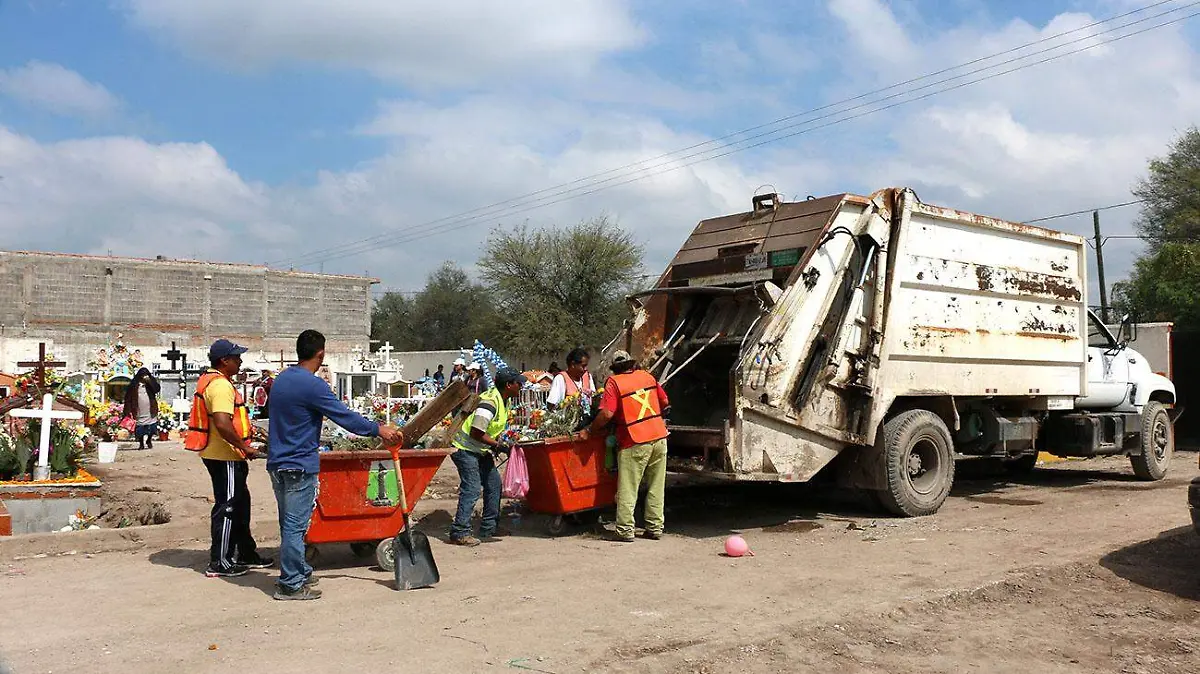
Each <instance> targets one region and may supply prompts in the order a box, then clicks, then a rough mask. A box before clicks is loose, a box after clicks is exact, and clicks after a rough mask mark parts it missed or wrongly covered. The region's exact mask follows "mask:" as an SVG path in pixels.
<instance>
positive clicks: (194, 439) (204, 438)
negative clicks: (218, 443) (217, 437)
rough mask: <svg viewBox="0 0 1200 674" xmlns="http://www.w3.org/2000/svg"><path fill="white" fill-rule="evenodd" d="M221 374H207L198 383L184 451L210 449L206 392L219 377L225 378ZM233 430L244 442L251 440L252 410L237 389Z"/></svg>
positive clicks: (209, 420)
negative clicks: (247, 406)
mask: <svg viewBox="0 0 1200 674" xmlns="http://www.w3.org/2000/svg"><path fill="white" fill-rule="evenodd" d="M224 376H225V375H223V374H221V373H220V372H205V373H204V374H202V375H200V381H198V382H196V393H195V395H193V396H192V413H191V414H190V415H188V430H187V434H186V435H185V436H184V438H183V447H184V449H190V450H192V451H193V452H202V451H204V449H205V448H206V447H208V434H209V433H210V432H211V429H212V419H211V418H210V417H209V414H208V405H206V404H205V402H204V391H205V390H206V389H207V388H208V385H209V384H210V383H212V382H213V380H215V379H216V378H217V377H224ZM233 430H235V431H237V434H238V437H239V438H241V439H243V440H249V439H250V410H248V409H247V408H246V401H245V400H244V399H243V398H242V393H241V391H238V390H237V387H234V389H233Z"/></svg>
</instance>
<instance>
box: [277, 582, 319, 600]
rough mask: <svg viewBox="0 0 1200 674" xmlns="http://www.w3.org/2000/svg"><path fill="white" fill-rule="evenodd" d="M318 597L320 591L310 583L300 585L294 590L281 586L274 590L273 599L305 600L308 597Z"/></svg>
mask: <svg viewBox="0 0 1200 674" xmlns="http://www.w3.org/2000/svg"><path fill="white" fill-rule="evenodd" d="M320 598H321V591H320V590H318V589H316V588H314V587H313V586H312V585H301V586H300V587H298V588H296V589H294V590H289V589H287V588H283V587H281V588H279V589H277V590H275V599H276V600H278V601H306V600H309V599H320Z"/></svg>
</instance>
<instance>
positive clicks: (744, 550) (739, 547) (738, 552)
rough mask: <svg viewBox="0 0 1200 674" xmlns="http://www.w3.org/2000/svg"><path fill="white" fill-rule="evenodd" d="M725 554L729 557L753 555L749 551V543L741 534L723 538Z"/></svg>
mask: <svg viewBox="0 0 1200 674" xmlns="http://www.w3.org/2000/svg"><path fill="white" fill-rule="evenodd" d="M725 554H727V555H729V556H730V557H741V556H742V555H750V556H751V557H753V556H754V553H753V552H750V544H749V543H747V542H746V539H744V538H742V537H741V536H730V537H729V538H726V539H725Z"/></svg>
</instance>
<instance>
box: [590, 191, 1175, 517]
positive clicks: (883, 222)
mask: <svg viewBox="0 0 1200 674" xmlns="http://www.w3.org/2000/svg"><path fill="white" fill-rule="evenodd" d="M1086 253H1087V249H1086V247H1085V245H1084V240H1083V239H1082V238H1080V237H1078V236H1075V235H1072V234H1066V233H1063V232H1057V231H1052V230H1049V229H1044V228H1041V227H1035V226H1031V225H1027V224H1022V223H1017V222H1007V221H1004V220H1000V219H996V218H991V217H986V216H982V215H976V214H973V213H967V212H963V211H958V210H954V209H951V208H944V207H940V206H933V205H929V204H926V203H923V202H922V201H921V200H920V199H919V198H918V196H917V194H916V193H915V192H914V191H913V190H911V189H905V188H888V189H884V190H880V191H878V192H875V193H874V194H872V195H870V196H858V195H854V194H839V195H834V196H828V197H824V198H812V197H810V198H808V199H806V200H804V201H796V202H785V201H782V200H781V199H780V197H779V195H777V194H761V195H757V196H754V197H753V198H752V200H751V209H750V210H749V211H747V212H744V213H737V214H733V215H726V216H723V217H717V218H713V219H708V220H703V221H701V222H700V223H699V225H697V226H696V228H695V230H694V231H693V232H692V233H691V235H690V236H689V237H688V239H687V240H686V241H685V242H684V244H683V246H682V247H681V248H680V249H679V251H678V253H677V254H676V255H675V257H674V259H673V260H672V261H671V262H670V264H669V265H668V266H667V268H666V270H665V271H664V272H663V273H662V275H661V277H659V280H658V282H657V283H656V284H655V285H654V287H652V288H650V289H648V290H645V291H644V292H639V293H637V294H635V295H633V296H631V297H630V298H629V304H630V315H629V317H628V319H627V320H626V321H625V324H624V328H623V329H622V331H621V333H620V334H618V335H617V337H616V338H615V339H614V340H613V342H612V344H610V345H609V346H608V347H607V348H606V351H605V353H606V355H608V356H610V355H611V354H612V352H614V351H615V350H617V349H623V350H627V351H629V352H630V353H631V354H632V355H633V356H634V357H635V358H636V359H637V360H638V361H639V362H640V363H641V365H642V367H645V368H646V369H648V370H650V371H651V372H652V373H653V374H654V375H656V376H657V377H658V378H659V380H660V382H663V385H664V388H665V389H666V391H667V393H668V395H669V396H670V399H671V411H670V417H669V420H668V421H669V429H670V437H669V439H668V448H669V449H668V464H669V466H670V467H671V469H672V470H674V471H682V472H691V473H705V474H709V475H712V476H716V477H720V478H726V479H735V480H763V481H768V480H772V481H785V482H797V481H808V480H811V479H813V478H814V477H815V476H817V475H818V473H822V472H824V474H827V475H829V474H831V475H834V476H836V479H837V481H838V482H839V483H840V484H842V485H843V486H848V487H854V488H859V489H864V490H867V491H868V492H869V493H871V494H872V495H873V496H874V497H875V499H876V500H878V502H879V504H880V505H882V506H883V507H885V508H886V509H888V510H890V511H891V512H893V513H895V514H897V515H901V516H922V515H929V514H932V513H934V512H936V511H937V510H938V508H939V507H940V506H941V505H942V503H943V502H944V501H945V500H946V498H947V496H948V495H949V493H950V489H951V486H952V484H953V481H954V473H955V462H956V460H959V459H963V458H967V457H993V458H995V459H998V460H1001V461H1003V462H1004V463H1005V464H1006V465H1007V466H1009V467H1010V468H1011V469H1013V470H1017V471H1024V470H1032V469H1033V468H1034V466H1035V464H1036V462H1037V460H1038V453H1039V452H1048V453H1050V454H1053V455H1057V456H1061V457H1096V456H1106V455H1127V456H1128V457H1129V460H1130V462H1131V463H1132V468H1133V472H1134V473H1135V474H1136V475H1137V477H1139V478H1141V479H1143V480H1160V479H1162V478H1163V477H1164V475H1165V474H1166V471H1167V468H1168V466H1169V464H1170V460H1171V455H1172V452H1173V450H1174V436H1173V426H1172V421H1173V417H1172V414H1173V412H1172V409H1173V406H1174V404H1175V387H1174V385H1173V384H1172V383H1171V381H1170V380H1169V379H1167V378H1166V377H1164V376H1162V375H1160V374H1156V373H1155V372H1153V371H1152V370H1151V367H1150V365H1149V364H1148V363H1147V361H1146V359H1145V358H1144V357H1142V355H1141V354H1139V353H1138V352H1137V351H1136V350H1134V349H1133V348H1131V347H1130V342H1132V341H1133V340H1135V339H1136V323H1134V322H1133V321H1132V320H1130V319H1129V318H1126V319H1125V320H1123V321H1122V323H1121V325H1120V327H1119V329H1117V331H1116V334H1113V332H1112V331H1110V329H1109V328H1108V327H1106V325H1105V322H1104V321H1102V320H1100V317H1098V316H1097V315H1096V314H1095V313H1094V312H1093V311H1091V310H1090V309H1089V304H1088V297H1087V278H1088V277H1087V254H1086Z"/></svg>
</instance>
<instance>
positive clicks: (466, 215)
mask: <svg viewBox="0 0 1200 674" xmlns="http://www.w3.org/2000/svg"><path fill="white" fill-rule="evenodd" d="M1170 1H1171V0H1165V1H1163V2H1157V3H1153V4H1151V5H1148V6H1146V7H1142V8H1141V9H1138V10H1134V11H1130V12H1126V13H1125V14H1121V15H1118V16H1115V17H1111V18H1109V19H1104V20H1102V21H1096V22H1093V23H1091V24H1088V25H1087V26H1083V27H1081V28H1077V29H1074V30H1071V31H1064V32H1063V33H1059V34H1057V35H1054V36H1050V37H1046V38H1042V39H1040V40H1037V41H1034V42H1030V43H1027V44H1024V45H1021V46H1019V47H1014V48H1012V49H1008V50H1006V51H1003V52H999V53H997V54H993V55H991V56H986V57H982V58H979V59H975V60H973V61H969V62H967V63H964V64H960V65H958V66H954V67H951V68H945V69H942V70H939V71H937V72H935V73H930V74H928V75H924V76H921V77H918V78H913V79H910V80H906V81H905V82H902V83H899V84H895V85H891V86H889V87H885V88H882V89H877V90H875V91H873V92H868V93H866V94H861V95H859V96H855V97H853V98H849V99H846V100H844V101H840V102H838V103H832V104H829V105H825V106H821V107H819V108H814V109H813V110H809V111H806V112H802V113H797V114H794V115H789V116H787V117H783V118H780V119H779V120H775V121H774V122H769V123H766V124H760V125H758V126H755V127H750V128H749V129H744V130H742V131H738V132H735V133H732V134H727V135H726V136H722V137H721V138H718V139H713V140H710V141H706V142H704V143H698V144H695V145H692V146H689V147H687V148H683V149H682V150H676V151H674V152H669V153H665V154H662V155H658V156H657V157H654V158H650V159H646V160H642V161H640V162H635V163H633V164H628V165H626V166H624V167H620V168H617V169H610V170H608V171H605V172H602V173H598V174H594V175H593V176H589V177H585V178H580V179H577V180H575V181H572V182H568V183H563V184H562V185H558V186H555V187H549V188H545V189H543V190H539V191H536V192H532V193H529V194H527V195H524V196H522V197H516V198H513V199H508V200H505V201H501V202H496V203H495V204H491V205H488V206H483V207H480V208H476V209H472V210H469V211H464V212H463V213H460V214H457V215H451V216H446V217H443V218H439V219H436V220H431V221H429V222H426V223H422V224H418V225H412V226H409V227H405V228H399V229H396V230H393V231H391V232H384V233H381V234H378V235H375V236H373V237H369V238H367V239H363V240H360V241H356V242H347V243H345V244H340V245H338V246H334V247H332V248H326V249H324V250H321V251H315V252H312V253H308V254H305V255H301V256H297V257H294V258H289V259H286V260H283V261H281V262H293V263H298V264H311V263H313V262H316V261H328V260H333V259H339V258H342V257H348V256H350V255H355V254H358V253H360V252H365V251H366V250H370V249H371V248H374V247H376V246H377V245H383V246H391V245H396V244H399V243H405V242H408V241H413V240H416V239H418V238H424V234H425V233H431V234H432V233H441V232H444V231H452V230H453V229H459V228H461V227H451V228H449V229H447V228H443V227H438V225H440V224H442V223H445V224H463V225H470V224H476V222H475V221H477V220H479V219H481V218H484V217H498V216H501V215H504V216H512V215H516V214H519V213H523V212H527V211H529V210H533V209H535V208H542V207H545V206H549V205H552V204H555V203H560V202H561V201H565V200H567V199H573V198H578V197H581V196H586V195H589V194H594V193H596V192H598V191H603V190H606V189H611V188H614V187H618V186H621V185H625V184H628V183H630V182H634V181H636V180H642V179H645V178H648V177H652V176H654V175H661V174H662V173H667V172H670V171H674V170H678V169H680V168H685V167H687V166H692V165H694V164H697V163H700V162H702V161H711V160H713V159H717V158H720V157H724V156H728V155H729V154H733V153H734V152H741V151H744V150H747V149H751V148H754V147H759V146H761V145H765V144H767V143H772V142H778V141H780V140H784V139H787V138H791V137H794V136H797V135H801V134H802V133H808V132H811V131H814V130H817V129H821V128H825V127H827V126H831V125H834V124H840V123H843V122H845V121H849V120H851V119H857V118H858V117H862V116H865V115H867V114H874V113H876V112H882V111H884V110H887V109H890V108H892V107H896V106H897V105H903V104H907V103H911V102H915V101H919V100H923V99H925V98H928V97H930V96H932V95H937V94H940V93H945V92H946V91H952V90H954V89H957V88H962V87H965V86H970V85H972V84H976V83H978V82H981V81H985V80H987V79H992V78H994V77H999V76H1002V75H1005V74H1009V73H1011V72H1015V71H1017V70H1022V69H1025V68H1028V67H1033V66H1035V65H1040V64H1043V63H1046V62H1049V61H1053V60H1057V59H1058V58H1062V57H1065V56H1069V55H1072V54H1076V53H1079V52H1081V51H1086V50H1088V49H1092V48H1095V47H1098V46H1101V45H1104V44H1110V43H1112V42H1116V41H1118V40H1121V39H1125V38H1127V37H1132V36H1134V35H1138V34H1141V33H1144V32H1148V31H1149V30H1155V29H1158V28H1162V27H1164V26H1166V25H1170V24H1173V23H1178V22H1180V21H1185V20H1187V19H1190V18H1193V17H1194V16H1196V15H1197V14H1200V13H1197V14H1191V15H1187V16H1183V17H1179V18H1175V19H1172V20H1168V21H1166V22H1163V23H1160V24H1157V25H1154V26H1151V27H1149V28H1145V29H1142V30H1138V31H1134V32H1130V33H1127V34H1124V35H1119V36H1116V37H1114V38H1111V39H1109V40H1104V41H1100V42H1096V43H1094V44H1091V45H1086V46H1084V47H1083V48H1081V49H1075V50H1071V51H1068V52H1065V53H1061V54H1057V55H1055V56H1052V57H1049V58H1046V59H1042V60H1040V61H1036V62H1032V63H1025V64H1023V65H1021V66H1019V67H1015V68H1011V69H1008V70H1005V71H1001V72H997V73H992V74H990V75H988V76H986V77H981V78H976V79H975V80H971V81H967V82H962V83H959V84H957V85H955V86H951V87H945V88H942V89H939V90H935V91H933V92H930V93H928V94H926V95H923V96H920V97H915V98H910V99H907V100H903V101H898V102H897V103H894V104H892V105H888V106H885V107H880V108H873V109H870V110H867V111H865V112H863V113H860V114H856V115H853V116H849V117H844V118H841V119H836V120H834V121H831V122H829V123H826V124H822V125H819V126H816V127H813V128H809V129H804V130H801V131H799V132H794V133H789V134H787V135H778V134H780V133H782V132H784V131H788V130H790V129H794V128H796V127H798V126H803V125H807V124H811V123H813V122H816V121H820V120H823V119H828V118H830V117H836V116H838V115H845V113H847V112H851V111H854V110H859V109H862V108H867V107H870V106H877V105H878V104H880V103H882V102H885V101H888V100H893V99H896V98H899V97H903V96H911V95H912V94H913V93H915V92H918V91H922V90H925V89H930V88H933V87H937V86H939V85H941V84H946V83H949V82H952V81H954V80H959V79H962V78H964V77H967V76H969V75H971V74H976V73H981V72H985V71H988V70H993V69H995V68H999V67H1001V66H1003V65H1007V64H1010V63H1016V62H1018V61H1023V60H1027V59H1029V58H1031V57H1034V56H1038V55H1041V54H1046V53H1049V52H1052V51H1057V50H1060V49H1062V48H1063V47H1066V46H1069V45H1072V44H1076V43H1079V42H1084V41H1088V40H1094V39H1095V38H1096V37H1097V36H1099V35H1104V34H1107V33H1112V32H1115V31H1119V30H1124V29H1127V28H1129V27H1131V26H1134V25H1137V24H1141V23H1145V22H1147V21H1152V20H1154V19H1156V18H1161V17H1163V16H1167V15H1169V14H1174V13H1178V12H1180V11H1181V10H1184V9H1188V8H1190V7H1194V6H1196V5H1198V4H1200V2H1191V3H1188V4H1186V5H1182V6H1179V7H1174V8H1172V9H1170V10H1167V11H1165V12H1160V13H1158V14H1155V15H1151V16H1148V17H1143V18H1140V19H1138V20H1136V21H1132V22H1128V23H1124V24H1121V25H1119V26H1116V27H1114V28H1111V29H1109V30H1106V31H1102V32H1100V33H1096V34H1089V35H1086V36H1084V37H1081V38H1077V39H1074V40H1071V41H1068V42H1064V43H1061V44H1058V45H1055V46H1053V47H1049V48H1047V49H1043V50H1040V51H1037V52H1033V53H1029V54H1025V55H1023V56H1020V57H1016V58H1012V59H1008V60H1006V61H1002V62H999V63H994V64H992V65H989V66H986V67H983V68H977V69H975V70H972V71H968V72H965V73H962V74H959V75H955V76H953V77H949V78H944V79H942V80H939V81H936V82H932V83H930V84H926V85H923V86H921V87H918V88H915V89H912V90H906V91H901V92H899V93H895V94H892V95H890V96H887V97H884V98H881V99H876V100H872V101H869V102H867V103H862V104H859V105H856V106H853V107H851V108H846V109H841V110H838V111H836V112H832V113H828V114H825V115H822V116H819V117H816V118H813V119H807V120H804V121H803V122H799V123H794V124H788V125H786V126H783V127H781V128H778V129H774V130H772V131H769V132H765V133H759V134H756V135H751V136H748V137H746V138H741V139H740V140H737V141H734V142H729V143H722V142H721V141H724V140H728V139H730V138H736V137H738V136H744V135H746V134H748V133H750V132H753V131H756V130H759V129H764V128H768V127H772V126H777V125H779V124H781V123H783V122H788V121H791V120H794V119H797V118H799V117H803V116H806V115H810V114H812V113H815V112H820V111H823V110H829V109H831V108H836V107H839V106H843V105H845V104H846V103H852V102H854V101H859V100H862V99H864V98H869V97H871V96H874V95H876V94H879V93H883V92H886V91H890V90H893V89H897V88H899V87H902V86H906V85H908V84H911V83H915V82H919V81H922V80H925V79H929V78H932V77H936V76H937V75H940V74H945V73H948V72H951V71H954V70H958V69H961V68H964V67H967V66H970V65H973V64H978V63H982V62H984V61H989V60H992V59H995V58H998V57H1000V56H1004V55H1007V54H1011V53H1014V52H1018V51H1021V50H1024V49H1027V48H1029V47H1031V46H1035V45H1038V44H1043V43H1045V42H1048V41H1051V40H1055V39H1058V38H1060V37H1064V36H1066V35H1070V34H1073V33H1077V32H1080V31H1083V30H1088V29H1090V28H1094V27H1096V26H1099V25H1102V24H1105V23H1111V22H1113V21H1117V20H1119V19H1122V18H1127V17H1129V16H1131V15H1134V14H1138V13H1141V12H1145V11H1147V10H1149V9H1153V8H1155V7H1159V6H1162V5H1165V4H1168V3H1169V2H1170ZM771 136H775V137H771ZM761 138H767V140H763V141H762V142H759V143H754V144H749V145H745V144H746V143H748V142H749V141H753V140H756V139H761ZM738 145H743V147H737V146H738ZM710 146H715V147H712V148H711V149H709V150H704V151H701V152H693V153H692V154H688V155H685V156H682V157H674V155H678V154H680V153H683V152H688V151H690V150H694V149H697V148H701V147H710ZM721 150H728V151H726V152H722V153H719V154H710V153H713V152H720V151H721ZM705 155H709V156H705ZM667 157H672V159H671V160H670V162H660V163H658V164H653V165H649V166H647V165H646V164H648V163H650V162H654V161H656V160H658V159H662V158H667ZM697 157H700V158H699V159H698V160H697V161H691V162H686V163H682V164H679V165H676V166H668V164H669V163H671V162H682V161H685V160H688V159H693V158H697ZM662 167H666V168H665V170H661V171H654V172H650V171H653V170H654V169H656V168H662ZM630 168H635V170H634V171H633V174H632V175H633V177H632V178H629V179H625V180H621V178H623V177H625V176H626V175H630V174H629V172H628V171H627V169H630ZM622 173H624V175H613V174H622ZM638 173H642V174H643V175H637V174H638ZM604 176H609V177H608V178H606V179H605V180H599V181H596V180H593V179H594V178H600V177H604ZM613 181H620V182H616V183H615V184H613ZM581 183H586V184H581ZM604 185H607V186H604ZM559 188H570V189H566V190H560V191H558V192H555V190H557V189H559ZM589 188H591V189H589ZM538 195H542V196H540V197H539V198H537V199H532V200H531V199H530V197H538ZM560 196H565V197H566V198H560V199H554V197H560ZM550 199H552V200H550ZM547 200H550V201H547ZM501 207H502V208H501ZM489 211H494V212H489ZM389 239H391V241H390V243H389V242H388V240H389Z"/></svg>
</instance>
